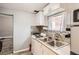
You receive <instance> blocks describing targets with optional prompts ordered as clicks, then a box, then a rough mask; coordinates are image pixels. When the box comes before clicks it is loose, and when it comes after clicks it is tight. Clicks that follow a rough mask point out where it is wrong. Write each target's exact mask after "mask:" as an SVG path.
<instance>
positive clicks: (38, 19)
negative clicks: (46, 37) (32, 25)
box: [36, 11, 46, 26]
mask: <svg viewBox="0 0 79 59" xmlns="http://www.w3.org/2000/svg"><path fill="white" fill-rule="evenodd" d="M36 25H44V26H46V17H45V16H44V15H43V12H42V11H40V12H39V13H37V14H36Z"/></svg>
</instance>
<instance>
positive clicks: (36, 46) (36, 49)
mask: <svg viewBox="0 0 79 59" xmlns="http://www.w3.org/2000/svg"><path fill="white" fill-rule="evenodd" d="M32 53H33V54H34V55H42V48H41V43H40V42H38V41H36V40H34V39H32Z"/></svg>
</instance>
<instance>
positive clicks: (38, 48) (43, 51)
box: [32, 39, 56, 55]
mask: <svg viewBox="0 0 79 59" xmlns="http://www.w3.org/2000/svg"><path fill="white" fill-rule="evenodd" d="M32 53H33V55H56V54H55V53H54V52H53V51H51V50H50V49H49V48H47V47H46V46H44V45H43V44H42V43H40V42H39V41H37V40H35V39H32Z"/></svg>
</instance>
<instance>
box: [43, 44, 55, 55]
mask: <svg viewBox="0 0 79 59" xmlns="http://www.w3.org/2000/svg"><path fill="white" fill-rule="evenodd" d="M42 50H43V55H56V54H55V53H54V52H53V51H51V50H50V49H48V48H47V47H45V46H44V45H42Z"/></svg>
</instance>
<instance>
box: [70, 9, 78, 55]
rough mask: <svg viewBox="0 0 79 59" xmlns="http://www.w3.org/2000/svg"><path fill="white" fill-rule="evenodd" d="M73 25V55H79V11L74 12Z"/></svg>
mask: <svg viewBox="0 0 79 59" xmlns="http://www.w3.org/2000/svg"><path fill="white" fill-rule="evenodd" d="M72 18H73V21H72V25H71V47H70V48H71V54H79V9H77V10H74V11H73V17H72Z"/></svg>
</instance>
